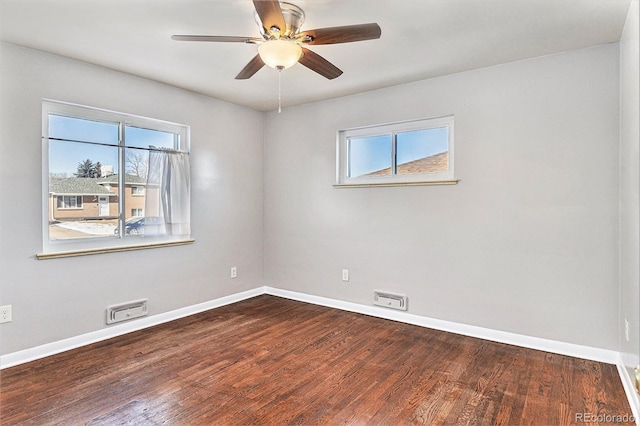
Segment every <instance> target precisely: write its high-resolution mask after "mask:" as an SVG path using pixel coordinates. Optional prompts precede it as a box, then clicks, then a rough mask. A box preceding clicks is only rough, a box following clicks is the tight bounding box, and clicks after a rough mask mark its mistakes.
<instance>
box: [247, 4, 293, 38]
mask: <svg viewBox="0 0 640 426" xmlns="http://www.w3.org/2000/svg"><path fill="white" fill-rule="evenodd" d="M253 6H254V7H255V8H256V12H257V13H258V16H259V17H260V21H261V22H262V26H263V27H264V29H265V30H266V31H267V33H270V32H271V31H270V30H271V28H272V27H277V28H278V29H279V30H280V33H281V34H284V32H285V31H286V29H287V24H286V23H285V21H284V16H283V15H282V9H281V8H280V2H279V1H278V0H253Z"/></svg>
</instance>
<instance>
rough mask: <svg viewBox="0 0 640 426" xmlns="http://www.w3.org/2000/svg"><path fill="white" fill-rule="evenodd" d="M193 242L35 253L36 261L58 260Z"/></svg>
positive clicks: (191, 241)
mask: <svg viewBox="0 0 640 426" xmlns="http://www.w3.org/2000/svg"><path fill="white" fill-rule="evenodd" d="M194 242H195V240H184V241H170V242H166V243H155V244H141V245H135V246H123V247H109V248H102V249H88V250H74V251H59V252H51V253H37V254H36V258H37V259H38V260H45V259H59V258H62V257H74V256H88V255H91V254H103V253H116V252H119V251H132V250H146V249H154V248H162V247H173V246H184V245H187V244H193V243H194Z"/></svg>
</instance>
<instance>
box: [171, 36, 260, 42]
mask: <svg viewBox="0 0 640 426" xmlns="http://www.w3.org/2000/svg"><path fill="white" fill-rule="evenodd" d="M171 38H172V39H173V40H176V41H213V42H222V43H256V42H258V41H264V40H263V39H261V38H253V37H235V36H208V35H181V34H176V35H172V36H171Z"/></svg>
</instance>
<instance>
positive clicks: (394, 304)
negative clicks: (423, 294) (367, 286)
mask: <svg viewBox="0 0 640 426" xmlns="http://www.w3.org/2000/svg"><path fill="white" fill-rule="evenodd" d="M373 304H374V305H378V306H384V307H385V308H392V309H398V310H401V311H406V310H407V296H402V295H400V294H391V293H385V292H382V291H374V292H373Z"/></svg>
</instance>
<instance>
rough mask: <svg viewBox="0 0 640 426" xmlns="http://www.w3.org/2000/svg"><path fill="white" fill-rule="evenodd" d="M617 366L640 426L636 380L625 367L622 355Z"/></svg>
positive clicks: (639, 407)
mask: <svg viewBox="0 0 640 426" xmlns="http://www.w3.org/2000/svg"><path fill="white" fill-rule="evenodd" d="M616 366H617V367H618V374H619V375H620V381H622V386H623V387H624V393H625V394H626V395H627V400H628V401H629V405H630V406H631V411H632V412H633V418H634V419H635V420H636V425H640V397H639V396H638V392H637V391H636V386H635V382H636V381H635V378H633V377H631V376H630V375H629V370H627V368H626V367H625V365H624V361H623V359H622V355H619V356H618V362H617V363H616Z"/></svg>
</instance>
